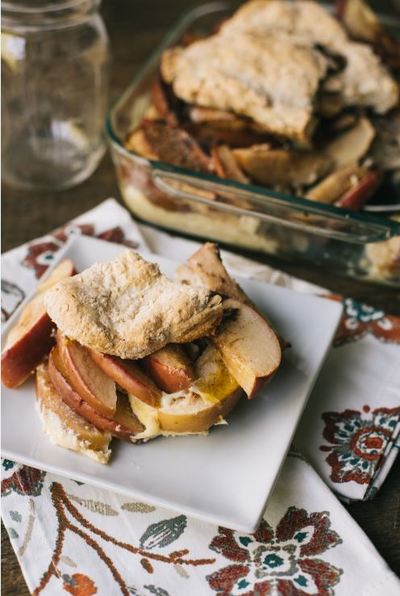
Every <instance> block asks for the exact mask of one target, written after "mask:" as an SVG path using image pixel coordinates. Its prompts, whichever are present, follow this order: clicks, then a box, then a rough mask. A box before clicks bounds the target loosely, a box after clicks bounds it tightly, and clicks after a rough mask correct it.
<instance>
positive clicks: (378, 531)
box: [1, 0, 400, 596]
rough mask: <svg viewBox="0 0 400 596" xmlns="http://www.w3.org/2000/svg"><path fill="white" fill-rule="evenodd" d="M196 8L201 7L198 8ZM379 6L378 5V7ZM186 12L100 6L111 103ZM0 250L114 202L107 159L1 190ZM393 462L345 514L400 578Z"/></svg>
mask: <svg viewBox="0 0 400 596" xmlns="http://www.w3.org/2000/svg"><path fill="white" fill-rule="evenodd" d="M197 3H198V4H199V3H201V2H197ZM382 4H384V3H382V2H380V6H382ZM187 6H188V3H187V1H186V0H169V1H168V2H166V1H165V0H164V1H163V0H152V1H151V0H135V1H134V2H133V1H132V0H105V1H104V2H103V7H102V13H103V15H104V19H105V22H106V25H107V28H108V32H109V35H110V39H111V46H112V54H113V66H112V77H111V101H112V100H114V99H115V98H116V97H117V96H118V95H119V94H120V93H121V91H122V90H123V89H124V87H125V86H126V85H127V83H128V82H129V81H130V79H131V78H132V76H133V74H134V73H135V72H136V71H137V69H138V68H139V67H140V66H141V64H143V62H144V60H145V59H146V57H148V55H149V53H150V52H151V51H152V50H153V49H154V47H155V45H156V44H157V43H158V42H159V40H160V39H161V37H162V35H163V33H164V32H165V30H166V28H167V27H168V26H170V25H171V24H172V23H173V22H174V20H175V19H176V18H177V16H178V15H179V14H180V13H181V12H182V11H183V10H184V9H186V8H187ZM2 190H3V192H2V198H3V201H2V214H3V245H2V250H3V251H5V250H8V249H10V248H12V247H14V246H17V245H19V244H21V243H22V242H26V241H27V240H30V239H32V238H35V237H37V236H40V235H42V234H44V233H46V232H48V231H49V230H51V229H53V228H55V227H57V226H59V225H61V224H63V223H65V222H66V221H68V220H70V219H72V218H73V217H75V216H77V215H78V214H80V213H81V212H83V211H85V210H87V209H89V208H91V207H93V206H95V205H96V204H97V203H99V202H100V201H102V200H103V199H105V198H107V197H109V196H115V197H117V198H120V194H119V191H118V188H117V185H116V180H115V175H114V170H113V166H112V164H111V160H110V158H109V156H108V155H107V156H106V157H105V158H104V159H103V161H102V162H101V164H100V166H99V168H98V170H97V171H96V172H95V174H94V175H93V176H92V177H91V178H90V179H89V180H88V181H86V182H85V183H83V184H82V185H81V186H78V187H77V188H74V189H71V190H67V191H63V192H59V193H55V192H42V191H40V192H39V191H37V192H30V191H29V192H27V191H17V190H13V189H10V188H7V187H3V189H2ZM265 262H266V263H270V264H273V265H275V266H276V265H277V264H278V265H279V266H280V268H281V269H284V270H286V271H288V272H289V273H292V274H294V275H297V276H299V277H303V278H305V279H308V280H310V281H313V282H315V283H318V284H320V285H323V286H327V287H330V289H331V290H332V291H334V292H338V293H342V294H345V295H348V296H353V297H355V298H358V299H363V300H365V301H368V302H369V303H371V304H373V305H375V306H378V307H381V308H385V309H386V310H388V311H391V312H392V313H397V314H400V296H399V293H398V292H396V291H395V290H391V289H385V288H382V287H379V286H374V285H365V284H361V283H357V282H354V281H351V280H346V279H343V278H338V277H336V276H335V275H334V274H333V272H332V271H329V272H327V271H326V270H325V271H310V270H308V269H307V268H305V267H304V266H302V265H298V264H295V263H292V264H290V265H289V264H287V263H277V261H276V259H272V258H267V257H266V258H265ZM399 472H400V461H399V460H398V461H397V463H396V464H395V465H394V466H393V468H392V470H391V472H390V474H389V476H388V478H387V479H386V481H385V483H384V485H383V487H382V488H381V490H380V491H379V493H378V495H377V496H376V497H375V499H374V500H373V501H370V502H366V503H354V504H352V505H348V506H347V509H348V511H349V512H350V514H351V515H352V516H353V517H354V519H355V520H356V521H357V522H358V523H359V524H360V526H361V527H362V528H363V529H364V531H365V532H366V533H367V535H368V536H369V537H370V539H371V540H372V542H373V543H374V545H375V546H376V548H377V549H378V551H379V552H380V553H381V554H382V556H383V557H384V559H385V560H386V561H387V563H388V564H389V565H390V566H391V568H392V569H393V570H394V571H396V572H397V573H399V574H400V540H399V536H400V473H399ZM1 563H2V582H1V587H2V594H3V595H4V596H11V595H18V596H24V595H25V594H28V591H27V588H26V585H25V582H24V579H23V577H22V574H21V572H20V569H19V566H18V562H17V560H16V557H15V555H14V552H13V550H12V548H11V546H10V542H9V539H8V537H7V534H6V532H5V530H4V528H3V527H2V557H1ZM179 596H180V595H179Z"/></svg>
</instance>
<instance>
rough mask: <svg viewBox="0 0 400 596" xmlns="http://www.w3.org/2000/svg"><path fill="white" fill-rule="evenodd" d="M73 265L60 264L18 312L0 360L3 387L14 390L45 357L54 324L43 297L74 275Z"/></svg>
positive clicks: (51, 341)
mask: <svg viewBox="0 0 400 596" xmlns="http://www.w3.org/2000/svg"><path fill="white" fill-rule="evenodd" d="M74 273H75V269H74V264H73V263H72V261H70V260H69V259H65V260H64V261H62V262H61V263H60V264H59V265H58V266H57V267H56V268H55V269H54V271H52V273H51V274H50V275H49V277H48V278H47V279H46V280H45V281H43V282H42V283H41V284H39V286H38V290H37V293H36V294H35V296H34V297H33V299H32V300H31V301H30V302H28V303H27V305H26V306H25V308H24V309H23V310H22V312H21V316H20V318H19V319H18V321H17V323H16V325H15V326H14V327H13V328H12V329H11V331H10V333H9V334H8V338H7V342H6V345H5V348H4V351H3V354H2V357H1V364H2V369H1V380H2V382H3V384H4V385H6V387H10V388H13V387H18V386H19V385H22V383H23V382H24V381H25V380H26V379H27V378H28V377H29V375H30V374H31V372H32V371H33V370H35V368H36V367H37V365H38V364H39V363H40V362H41V360H42V359H43V357H44V356H45V355H46V354H48V353H49V351H50V349H51V347H52V345H53V344H54V338H53V337H52V331H53V329H54V327H55V326H54V323H53V322H52V320H51V319H50V317H49V315H48V314H47V312H46V309H45V306H44V303H43V295H44V293H45V291H46V290H47V289H48V288H49V287H50V286H52V285H54V284H55V283H57V282H58V281H60V280H61V279H64V278H65V277H69V276H71V275H74Z"/></svg>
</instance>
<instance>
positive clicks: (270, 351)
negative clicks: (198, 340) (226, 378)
mask: <svg viewBox="0 0 400 596" xmlns="http://www.w3.org/2000/svg"><path fill="white" fill-rule="evenodd" d="M223 306H224V310H234V311H237V312H236V313H235V315H236V316H235V317H234V318H233V319H230V320H228V321H226V322H225V324H223V325H222V327H221V328H220V330H219V331H217V334H216V335H215V336H213V337H212V338H211V341H213V343H214V345H215V346H216V347H217V348H218V350H219V352H220V354H221V356H222V359H223V361H224V363H225V365H226V367H227V369H228V370H229V372H230V373H231V375H232V376H233V377H234V378H235V379H236V381H237V382H238V383H239V385H240V386H241V387H242V388H243V389H244V390H245V392H246V394H247V396H248V398H249V399H250V398H251V397H253V395H254V394H255V393H256V392H257V391H258V390H259V389H260V388H261V387H262V385H263V384H264V383H265V382H266V381H267V380H269V379H270V378H271V377H272V375H273V374H274V373H275V372H276V371H277V369H278V367H279V365H280V363H281V359H282V348H281V344H280V341H279V338H278V337H277V335H276V333H275V331H274V330H273V329H272V327H271V326H270V325H269V323H268V322H267V321H266V320H265V319H264V318H263V317H262V316H261V315H260V314H259V313H258V312H257V311H255V310H254V309H253V308H251V307H250V306H248V305H247V304H243V303H241V302H238V301H237V300H233V299H229V300H226V301H225V302H224V304H223Z"/></svg>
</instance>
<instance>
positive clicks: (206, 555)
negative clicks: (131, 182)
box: [2, 200, 400, 596]
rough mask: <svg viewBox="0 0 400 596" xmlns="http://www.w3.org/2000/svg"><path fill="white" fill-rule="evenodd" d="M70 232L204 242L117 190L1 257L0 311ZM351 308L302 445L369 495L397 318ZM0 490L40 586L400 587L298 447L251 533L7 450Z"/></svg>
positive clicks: (339, 482)
mask: <svg viewBox="0 0 400 596" xmlns="http://www.w3.org/2000/svg"><path fill="white" fill-rule="evenodd" d="M74 233H86V234H89V235H96V236H100V237H102V238H104V239H109V240H111V241H114V242H122V243H125V244H128V245H131V246H135V247H137V248H139V249H141V250H148V249H150V250H152V251H153V252H156V253H160V254H163V255H164V256H169V257H171V258H174V257H175V258H176V254H179V258H180V260H183V259H184V258H186V257H187V256H189V255H190V254H191V253H192V252H193V250H194V249H195V248H196V246H197V244H196V243H193V242H189V241H187V240H182V239H176V238H174V239H173V238H171V237H170V236H169V235H167V234H164V233H161V232H157V231H155V230H153V229H151V228H149V227H147V226H140V227H138V226H137V225H136V224H135V223H134V222H133V221H132V220H131V219H130V216H129V214H128V213H127V212H126V211H125V210H124V209H123V208H122V207H121V206H119V205H118V204H117V203H116V202H115V201H114V200H108V201H105V202H104V203H102V204H101V205H100V206H99V207H97V208H96V209H94V210H92V211H90V212H88V213H86V214H84V215H82V216H81V217H80V218H78V219H77V220H75V221H74V222H73V223H72V224H68V225H67V226H66V227H65V228H63V229H62V230H58V231H56V232H55V233H53V234H50V235H49V236H46V237H45V238H42V239H39V240H37V241H34V242H32V243H29V244H27V245H24V246H22V247H19V248H17V249H14V250H12V251H10V252H8V253H6V254H5V255H3V256H2V266H3V267H2V275H3V279H2V294H3V298H4V301H3V308H2V316H3V318H4V319H7V318H8V317H9V316H10V315H11V314H12V312H13V311H14V310H15V308H16V307H17V306H18V304H19V303H20V302H21V300H22V299H23V298H24V296H25V295H26V294H28V293H30V292H31V291H32V290H33V289H34V287H35V283H36V281H37V279H38V278H39V277H40V275H42V274H43V272H44V271H45V270H46V268H47V266H48V264H50V263H51V262H52V260H53V259H54V257H55V254H56V252H57V250H58V249H59V248H60V246H61V245H62V244H63V242H65V240H66V239H67V237H68V236H69V235H70V234H74ZM223 256H224V260H225V261H226V262H227V263H228V264H229V266H230V268H231V270H232V271H233V272H236V273H238V274H240V275H245V276H248V277H254V278H257V279H264V280H268V281H271V282H272V283H278V284H280V285H286V286H289V287H292V288H293V289H296V290H298V291H309V292H318V293H321V292H325V293H326V291H324V290H323V289H321V288H318V287H316V286H313V285H311V284H308V283H307V282H304V281H302V280H297V279H295V278H292V277H290V276H288V275H286V274H283V273H281V272H278V271H276V270H273V269H271V268H269V267H266V266H264V265H260V264H258V263H254V262H252V261H249V260H247V259H243V258H241V257H237V256H235V255H232V254H229V253H224V255H223ZM333 298H334V299H338V297H333ZM345 307H346V315H345V317H344V319H343V321H342V324H341V327H340V329H339V333H338V335H337V338H336V343H337V344H338V346H341V347H337V348H333V349H332V351H331V354H330V355H329V356H328V361H327V363H326V365H325V367H324V370H323V372H322V375H321V377H320V380H319V381H318V383H317V386H316V388H315V389H314V392H313V394H312V396H311V400H310V406H309V407H308V408H307V410H306V412H305V414H304V416H303V419H302V421H301V423H300V426H299V430H298V432H297V436H296V444H297V445H298V446H299V447H300V448H301V450H302V452H303V453H305V454H306V455H307V458H308V459H309V460H310V461H311V462H312V464H313V465H314V467H315V469H316V470H317V472H318V473H319V475H320V476H321V477H322V478H323V479H324V480H325V481H326V482H327V483H328V484H329V485H330V486H331V487H332V488H333V489H334V490H336V492H338V493H340V494H341V496H343V497H345V498H352V499H364V498H368V497H370V496H372V495H373V493H374V491H376V490H377V489H378V488H379V486H380V484H381V483H382V482H383V480H384V477H385V476H386V474H387V473H388V471H389V468H390V466H391V464H392V463H393V461H394V458H395V454H396V453H397V450H396V448H395V442H396V440H397V439H398V436H399V431H400V407H399V405H400V404H399V397H398V396H399V391H398V389H399V387H400V377H399V366H397V365H398V364H399V363H400V360H399V359H400V349H399V346H398V345H396V343H399V342H400V318H399V317H391V316H387V315H385V314H384V313H381V312H380V311H376V310H373V309H370V308H368V307H365V306H364V305H356V304H355V303H354V302H352V301H347V302H346V301H345ZM358 370H359V371H360V373H358V372H356V371H358ZM2 493H3V495H4V497H5V498H4V501H3V513H2V514H3V518H4V521H5V525H6V527H7V529H8V532H9V535H10V537H11V539H12V543H13V545H14V548H15V550H16V553H17V556H18V557H19V560H20V562H21V567H22V570H23V573H24V575H25V578H26V580H27V583H28V586H29V587H30V589H31V590H32V591H33V592H34V593H43V594H44V593H47V594H58V593H59V594H62V593H65V592H69V593H71V594H76V595H79V596H84V595H85V596H87V595H88V594H95V593H97V594H107V595H108V594H119V593H123V594H158V595H159V596H168V595H170V596H172V595H175V594H176V595H180V594H207V593H210V594H212V593H220V594H227V595H228V594H246V595H247V596H249V595H250V594H267V593H271V594H274V593H275V594H289V593H290V594H322V595H324V594H327V595H328V594H334V593H335V594H350V593H357V594H371V595H375V594H377V595H378V594H382V593H384V594H388V595H391V594H395V593H396V594H397V593H398V592H399V590H400V585H399V584H398V582H397V580H396V578H395V577H394V575H393V574H392V573H391V572H390V571H389V570H388V569H387V567H386V566H385V564H384V562H383V561H382V559H381V558H380V556H379V555H378V554H377V553H376V551H375V549H374V548H373V546H372V545H371V544H370V543H369V541H368V539H367V538H366V537H365V536H364V534H363V533H362V531H361V530H360V529H359V528H358V527H357V525H356V524H355V523H354V522H353V521H352V520H351V518H350V517H349V516H348V514H347V513H346V512H345V510H344V509H343V508H342V507H341V505H340V504H339V503H338V501H337V500H336V499H335V497H334V496H333V495H332V494H331V493H330V492H329V490H328V489H327V488H326V486H325V485H324V483H323V482H322V481H321V479H320V478H319V477H318V476H317V474H316V473H315V472H314V471H313V470H312V468H311V467H310V466H309V464H307V463H306V462H305V460H303V459H302V458H301V457H300V456H298V455H297V456H296V455H291V456H289V457H288V459H287V462H286V463H285V466H284V469H283V472H282V475H281V477H280V480H279V483H278V486H277V488H276V489H275V491H274V493H273V496H272V497H271V499H270V502H269V504H268V507H267V509H266V512H265V515H264V520H265V521H264V522H263V523H262V525H261V526H260V529H259V530H258V532H256V534H254V535H252V536H249V535H248V536H242V535H241V534H239V533H236V532H232V531H230V530H226V529H223V528H217V527H215V526H212V525H210V524H205V523H200V522H198V521H195V520H189V519H187V518H186V517H185V516H182V515H181V516H173V514H171V513H168V512H166V511H164V510H162V509H160V508H154V507H152V506H149V505H146V504H143V503H127V502H125V501H126V499H123V498H122V497H119V496H117V495H115V494H113V493H110V492H107V491H100V490H98V489H95V488H93V487H89V486H87V485H80V484H78V483H76V482H74V481H66V480H64V479H60V478H58V477H56V476H54V475H52V474H46V473H45V472H41V471H39V470H34V469H33V468H28V467H26V466H20V465H18V464H15V463H14V462H10V461H9V460H4V461H3V481H2ZM172 544H173V546H172ZM354 544H357V549H354ZM169 545H171V547H170V546H169ZM88 547H89V548H88ZM100 561H102V563H101V564H99V562H100ZM172 569H173V571H172V572H171V570H172ZM167 570H168V571H167ZM371 578H372V583H371ZM375 581H376V583H374V582H375Z"/></svg>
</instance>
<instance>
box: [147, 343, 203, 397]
mask: <svg viewBox="0 0 400 596" xmlns="http://www.w3.org/2000/svg"><path fill="white" fill-rule="evenodd" d="M143 365H144V367H145V369H146V371H147V373H148V374H149V375H150V376H151V378H152V379H154V381H155V382H156V384H157V385H158V386H159V387H160V388H161V389H162V390H163V391H166V392H167V393H175V392H176V391H182V390H184V389H187V388H188V387H189V386H190V385H191V384H192V383H193V381H194V371H193V367H192V365H191V362H190V360H189V358H188V356H187V355H186V354H185V352H184V350H183V348H182V347H181V346H178V345H176V344H169V345H167V346H165V347H164V348H161V350H157V352H154V353H153V354H150V355H149V356H146V357H145V358H144V360H143Z"/></svg>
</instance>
